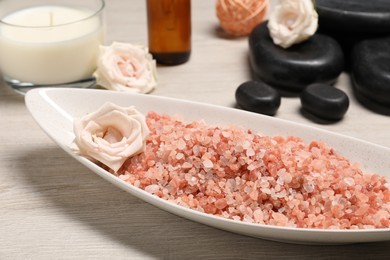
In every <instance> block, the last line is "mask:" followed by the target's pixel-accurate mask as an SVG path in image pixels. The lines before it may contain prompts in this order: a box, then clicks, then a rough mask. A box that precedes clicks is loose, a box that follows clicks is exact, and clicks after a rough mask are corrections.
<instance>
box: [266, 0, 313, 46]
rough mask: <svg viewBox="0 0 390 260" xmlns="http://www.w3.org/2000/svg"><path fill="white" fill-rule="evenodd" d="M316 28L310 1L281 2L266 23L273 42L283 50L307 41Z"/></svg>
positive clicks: (289, 0) (290, 0)
mask: <svg viewBox="0 0 390 260" xmlns="http://www.w3.org/2000/svg"><path fill="white" fill-rule="evenodd" d="M317 28H318V14H317V12H316V10H315V8H314V5H313V2H312V0H281V1H280V2H279V4H278V5H277V6H276V7H275V9H274V10H273V11H272V12H271V14H270V17H269V21H268V29H269V31H270V36H271V38H272V39H273V42H274V43H275V44H276V45H279V46H281V47H283V48H288V47H290V46H292V45H293V44H296V43H300V42H303V41H305V40H307V39H308V38H310V37H311V36H312V35H314V33H315V32H316V31H317Z"/></svg>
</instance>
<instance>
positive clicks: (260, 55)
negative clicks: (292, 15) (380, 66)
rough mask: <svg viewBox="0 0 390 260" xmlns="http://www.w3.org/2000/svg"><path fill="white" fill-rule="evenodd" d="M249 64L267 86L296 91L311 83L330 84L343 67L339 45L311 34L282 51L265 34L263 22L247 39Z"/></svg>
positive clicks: (323, 36) (267, 34) (324, 37)
mask: <svg viewBox="0 0 390 260" xmlns="http://www.w3.org/2000/svg"><path fill="white" fill-rule="evenodd" d="M249 51H250V62H251V66H252V69H253V72H254V73H255V74H256V76H257V77H258V78H260V79H262V80H263V81H265V82H267V83H268V84H269V85H271V86H273V87H276V88H280V89H284V90H287V91H291V92H300V91H302V90H303V89H304V88H305V87H306V86H307V85H310V84H312V83H333V82H334V81H335V80H336V79H337V77H338V76H339V75H340V74H341V72H342V70H343V68H344V56H343V52H342V50H341V47H340V45H339V44H338V43H337V42H336V41H335V40H334V39H333V38H331V37H329V36H326V35H322V34H315V35H314V36H313V37H311V38H310V39H309V40H307V41H305V42H303V43H300V44H296V45H293V46H291V47H290V48H287V49H283V48H281V47H279V46H277V45H275V44H274V43H273V41H272V39H271V37H270V35H269V31H268V28H267V22H264V23H262V24H260V25H258V26H257V27H255V29H254V30H253V31H252V33H251V34H250V36H249Z"/></svg>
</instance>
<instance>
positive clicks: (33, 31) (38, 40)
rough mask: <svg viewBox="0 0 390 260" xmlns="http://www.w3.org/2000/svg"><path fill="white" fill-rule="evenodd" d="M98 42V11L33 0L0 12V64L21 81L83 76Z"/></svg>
mask: <svg viewBox="0 0 390 260" xmlns="http://www.w3.org/2000/svg"><path fill="white" fill-rule="evenodd" d="M102 42H103V26H102V21H101V18H100V16H94V12H93V11H90V10H84V9H77V8H71V7H65V6H37V7H31V8H26V9H23V10H19V11H16V12H14V13H11V14H9V15H7V16H6V17H4V18H2V24H1V26H0V69H1V71H2V73H3V75H4V76H6V77H7V78H10V79H17V80H18V81H21V82H29V83H33V84H41V85H50V84H62V83H68V82H74V81H78V80H82V79H85V78H88V77H90V76H91V75H92V73H93V71H94V70H95V67H96V59H97V55H98V49H99V45H100V44H102Z"/></svg>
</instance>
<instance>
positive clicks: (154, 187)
mask: <svg viewBox="0 0 390 260" xmlns="http://www.w3.org/2000/svg"><path fill="white" fill-rule="evenodd" d="M159 189H160V187H159V186H158V185H156V184H152V185H149V186H146V187H145V191H146V192H148V193H151V194H153V193H156V192H157V191H158V190H159Z"/></svg>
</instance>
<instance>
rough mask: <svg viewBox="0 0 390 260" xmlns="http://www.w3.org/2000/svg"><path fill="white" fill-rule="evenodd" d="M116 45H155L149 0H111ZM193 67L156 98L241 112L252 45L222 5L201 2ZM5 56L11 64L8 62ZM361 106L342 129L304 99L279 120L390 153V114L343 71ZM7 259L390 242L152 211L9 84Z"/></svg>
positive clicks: (377, 254) (256, 255) (261, 253)
mask: <svg viewBox="0 0 390 260" xmlns="http://www.w3.org/2000/svg"><path fill="white" fill-rule="evenodd" d="M106 11H107V12H106V21H107V41H106V43H107V44H110V43H111V42H112V41H123V42H131V43H139V44H142V45H147V31H146V10H145V1H140V0H139V1H130V0H128V1H122V0H107V1H106ZM192 16H193V18H192V26H193V38H192V43H193V48H192V55H191V59H190V61H189V62H188V63H186V64H184V65H180V66H173V67H163V66H159V67H158V76H159V79H158V82H159V86H158V88H157V89H156V90H155V91H154V92H153V93H152V95H161V96H169V97H175V98H181V99H188V100H195V101H201V102H206V103H213V104H217V105H221V106H229V107H232V106H235V98H234V92H235V90H236V88H237V86H238V85H239V84H241V83H243V82H244V81H246V80H249V79H251V74H250V67H249V64H248V43H247V39H246V38H240V39H230V38H227V37H225V35H224V34H223V33H222V32H221V30H220V28H219V27H218V20H217V18H216V15H215V2H214V1H208V0H203V1H200V0H197V1H193V2H192ZM0 58H1V57H0ZM337 86H338V87H339V88H341V89H343V90H345V91H346V92H347V93H348V95H349V98H350V101H351V104H350V108H349V110H348V113H347V114H346V116H345V118H344V119H343V120H342V121H340V122H337V123H332V124H330V123H320V122H314V121H312V120H311V119H309V118H306V117H304V116H303V115H302V114H301V113H300V101H299V99H298V98H292V97H290V98H286V97H284V98H283V99H282V104H281V107H280V109H279V111H278V113H277V115H276V117H278V118H283V119H287V120H291V121H295V122H301V123H304V124H308V125H313V126H317V127H319V128H323V129H328V130H332V131H335V132H338V133H342V134H346V135H350V136H353V137H357V138H361V139H364V140H367V141H371V142H374V143H377V144H382V145H384V146H387V147H390V137H389V132H390V117H388V116H384V115H380V114H376V113H373V112H371V111H370V110H368V109H366V108H365V107H363V106H362V105H361V104H360V103H358V102H357V101H356V100H355V97H354V96H353V94H352V93H351V88H350V85H349V78H348V76H347V75H346V74H343V75H342V76H341V77H340V79H339V81H338V83H337ZM0 115H1V117H0V118H1V121H0V126H1V131H0V259H288V258H291V259H386V258H387V259H389V258H390V241H389V242H381V243H367V244H354V245H341V246H310V245H295V244H285V243H279V242H272V241H267V240H262V239H256V238H251V237H246V236H242V235H237V234H233V233H229V232H225V231H222V230H218V229H215V228H211V227H208V226H205V225H202V224H198V223H195V222H192V221H189V220H186V219H183V218H180V217H177V216H175V215H172V214H170V213H167V212H165V211H162V210H160V209H158V208H156V207H154V206H151V205H149V204H147V203H145V202H143V201H141V200H139V199H137V198H135V197H132V196H131V195H129V194H128V193H126V192H124V191H122V190H120V189H118V188H116V187H115V186H113V185H111V184H109V183H108V182H106V181H104V180H103V179H101V178H100V177H98V176H97V175H95V174H94V173H93V172H91V171H90V170H88V169H87V168H85V167H84V166H82V165H80V164H79V163H78V162H77V161H75V160H74V159H72V158H71V157H70V156H68V155H67V154H66V153H65V152H63V151H62V150H61V149H60V148H59V147H58V146H56V145H55V144H54V143H53V142H52V141H51V140H50V139H49V138H48V137H47V136H46V135H45V133H44V132H43V131H42V130H41V129H40V128H39V127H38V125H37V124H36V123H35V122H34V121H33V119H32V117H31V116H30V114H29V113H28V111H27V109H26V107H25V105H24V97H23V96H22V95H19V94H16V93H15V92H13V91H12V90H11V89H10V88H9V87H7V86H6V85H5V84H3V83H2V84H1V85H0Z"/></svg>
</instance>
